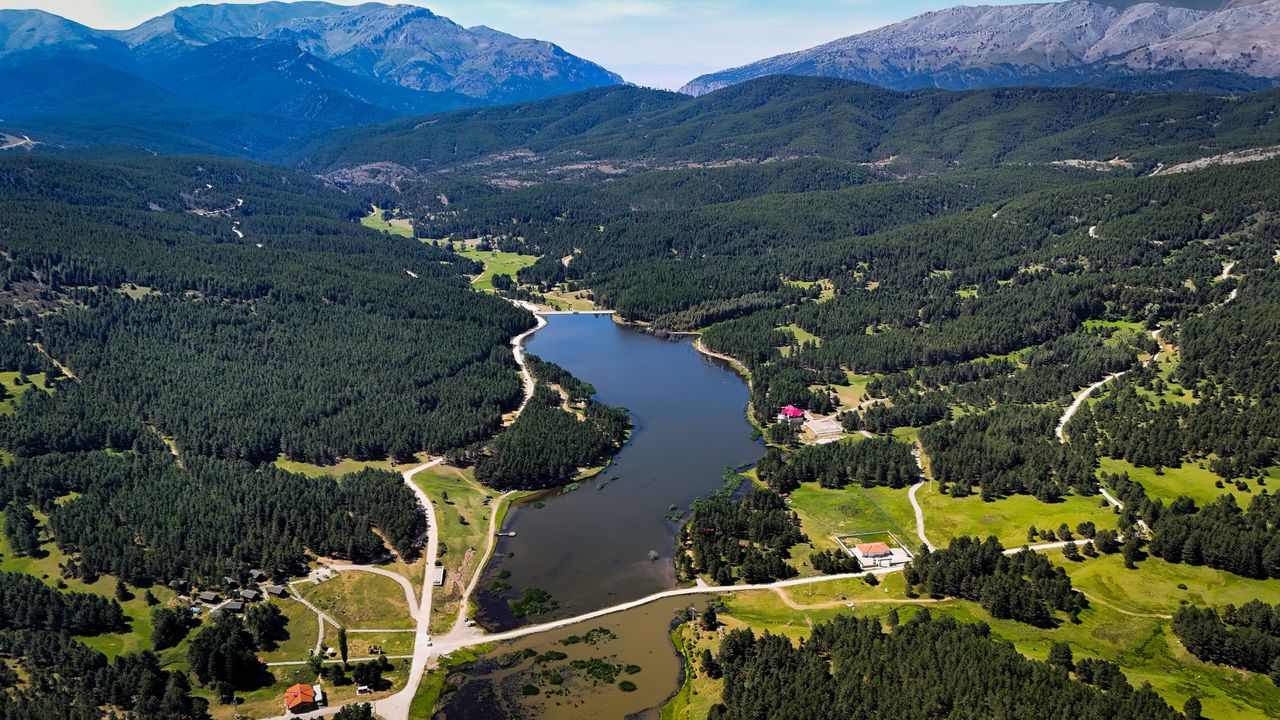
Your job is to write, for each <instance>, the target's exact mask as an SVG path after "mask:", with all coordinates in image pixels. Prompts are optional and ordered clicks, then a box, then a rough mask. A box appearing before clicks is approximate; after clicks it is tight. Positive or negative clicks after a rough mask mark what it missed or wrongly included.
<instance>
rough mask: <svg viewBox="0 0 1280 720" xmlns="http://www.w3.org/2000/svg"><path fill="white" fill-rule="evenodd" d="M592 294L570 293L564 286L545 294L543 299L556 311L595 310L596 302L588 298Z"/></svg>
mask: <svg viewBox="0 0 1280 720" xmlns="http://www.w3.org/2000/svg"><path fill="white" fill-rule="evenodd" d="M590 293H591V291H590V290H576V291H574V292H569V291H568V290H566V289H564V286H557V287H556V289H555V290H552V291H551V292H547V293H543V294H542V297H544V298H546V304H547V305H549V306H551V308H552V309H554V310H595V309H596V304H595V302H593V301H592V300H591V299H590V298H589V297H587V296H588V295H589V294H590Z"/></svg>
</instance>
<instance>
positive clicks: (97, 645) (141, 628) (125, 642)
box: [0, 513, 176, 658]
mask: <svg viewBox="0 0 1280 720" xmlns="http://www.w3.org/2000/svg"><path fill="white" fill-rule="evenodd" d="M3 515H4V514H3V513H0V523H3ZM36 517H37V518H38V519H39V520H40V521H41V523H43V522H44V521H45V518H44V516H43V515H41V514H39V513H37V514H36ZM41 549H42V550H43V551H44V553H45V554H44V556H43V557H39V558H31V557H18V556H16V555H14V554H13V550H12V549H11V548H10V547H9V542H8V540H7V539H6V538H5V537H4V536H3V535H2V534H0V570H3V571H5V572H19V573H26V574H27V575H34V576H35V577H38V578H40V579H41V580H43V581H44V583H45V584H46V585H49V586H50V587H57V586H58V581H59V580H60V579H61V570H60V568H59V567H58V566H59V565H60V564H62V563H65V562H66V560H67V556H66V555H64V554H63V553H62V551H61V550H59V549H58V547H57V546H56V545H54V544H53V543H52V542H46V543H44V544H43V545H42V546H41ZM62 582H63V583H65V585H66V587H65V588H63V589H65V590H67V591H69V592H89V593H94V594H96V595H102V596H103V597H109V598H114V597H115V586H116V580H115V578H114V577H110V576H106V575H104V576H102V577H100V578H98V579H97V581H95V582H93V583H85V582H84V581H82V580H78V579H76V578H68V579H66V580H63V581H62ZM129 590H130V593H131V594H132V596H133V597H131V598H130V599H128V600H125V601H122V602H121V603H120V606H121V607H122V608H123V609H124V613H125V615H126V616H128V622H129V631H128V632H124V633H111V634H106V635H96V636H94V637H83V638H80V640H81V641H83V642H84V643H85V644H86V645H88V646H89V647H91V648H93V649H95V650H97V651H99V652H101V653H103V654H104V655H106V656H107V657H109V658H114V657H116V656H117V655H121V654H123V653H129V652H139V651H141V650H150V649H151V648H152V645H151V606H149V605H147V603H146V600H144V593H145V592H146V591H145V590H144V589H140V588H132V587H131V588H129ZM151 593H152V594H153V595H154V596H155V597H156V600H158V601H159V602H160V603H161V604H164V603H169V602H171V601H173V600H174V598H175V597H176V596H175V594H174V592H173V591H172V590H170V589H169V588H167V587H160V586H157V587H153V588H151ZM169 652H170V651H166V653H165V656H166V657H168V656H169Z"/></svg>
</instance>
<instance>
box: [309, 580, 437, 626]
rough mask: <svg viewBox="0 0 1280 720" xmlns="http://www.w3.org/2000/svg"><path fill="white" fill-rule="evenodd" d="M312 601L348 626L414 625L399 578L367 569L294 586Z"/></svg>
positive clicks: (337, 620) (340, 622)
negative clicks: (396, 579)
mask: <svg viewBox="0 0 1280 720" xmlns="http://www.w3.org/2000/svg"><path fill="white" fill-rule="evenodd" d="M293 589H294V591H295V592H300V593H301V594H302V596H303V597H305V598H306V599H307V601H308V602H310V603H312V604H313V605H315V606H316V607H318V608H320V609H321V610H322V611H324V612H325V613H326V614H327V615H328V616H329V617H331V618H333V619H334V620H335V621H336V622H338V623H339V624H341V625H343V626H345V627H347V628H369V629H374V628H393V629H401V628H406V629H407V628H412V627H413V626H414V623H413V619H412V618H410V617H409V605H408V603H407V602H406V601H405V598H404V589H403V588H401V587H400V584H399V583H397V582H396V581H395V580H392V579H391V578H388V577H383V576H381V575H375V574H373V573H367V572H344V573H338V576H337V577H335V578H334V579H332V580H328V581H325V582H322V583H320V584H318V585H310V584H307V583H301V584H298V585H294V586H293Z"/></svg>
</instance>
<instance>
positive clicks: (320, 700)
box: [311, 683, 324, 705]
mask: <svg viewBox="0 0 1280 720" xmlns="http://www.w3.org/2000/svg"><path fill="white" fill-rule="evenodd" d="M311 692H313V693H315V696H316V705H324V688H322V687H320V683H316V684H315V685H312V686H311Z"/></svg>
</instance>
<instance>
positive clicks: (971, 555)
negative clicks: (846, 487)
mask: <svg viewBox="0 0 1280 720" xmlns="http://www.w3.org/2000/svg"><path fill="white" fill-rule="evenodd" d="M904 572H905V577H906V579H907V586H908V589H911V588H915V589H918V590H919V591H921V592H923V593H926V594H928V595H932V596H935V597H958V598H964V599H966V600H973V601H976V602H977V603H978V604H980V605H982V607H983V608H985V609H986V610H987V612H989V613H991V616H992V617H995V618H1000V619H1012V620H1017V621H1019V622H1024V623H1027V624H1029V625H1036V626H1038V627H1052V626H1053V625H1054V624H1055V621H1054V612H1055V611H1062V612H1064V613H1066V614H1067V615H1068V616H1069V617H1070V618H1072V619H1075V618H1076V616H1077V615H1079V613H1080V611H1081V610H1083V609H1084V608H1085V607H1086V606H1087V604H1088V603H1087V602H1086V601H1085V598H1084V595H1082V594H1081V593H1080V592H1078V591H1077V590H1075V589H1074V588H1072V586H1071V578H1069V577H1067V573H1066V571H1065V570H1063V569H1062V568H1061V567H1058V566H1056V565H1054V564H1053V563H1052V562H1050V561H1049V558H1047V557H1046V556H1044V555H1042V554H1040V553H1037V552H1034V551H1032V550H1027V549H1023V550H1020V551H1018V552H1015V553H1012V554H1006V553H1005V551H1004V547H1003V546H1001V545H1000V542H999V541H998V540H996V539H995V538H994V537H988V538H987V539H986V540H978V539H977V538H971V537H958V538H953V539H952V540H951V542H950V543H948V545H947V547H945V548H940V549H937V550H932V551H930V550H928V549H927V548H922V549H921V551H920V552H919V553H918V554H917V555H916V557H915V558H914V559H913V560H912V561H911V563H910V564H908V565H907V567H906V569H905V571H904Z"/></svg>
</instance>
